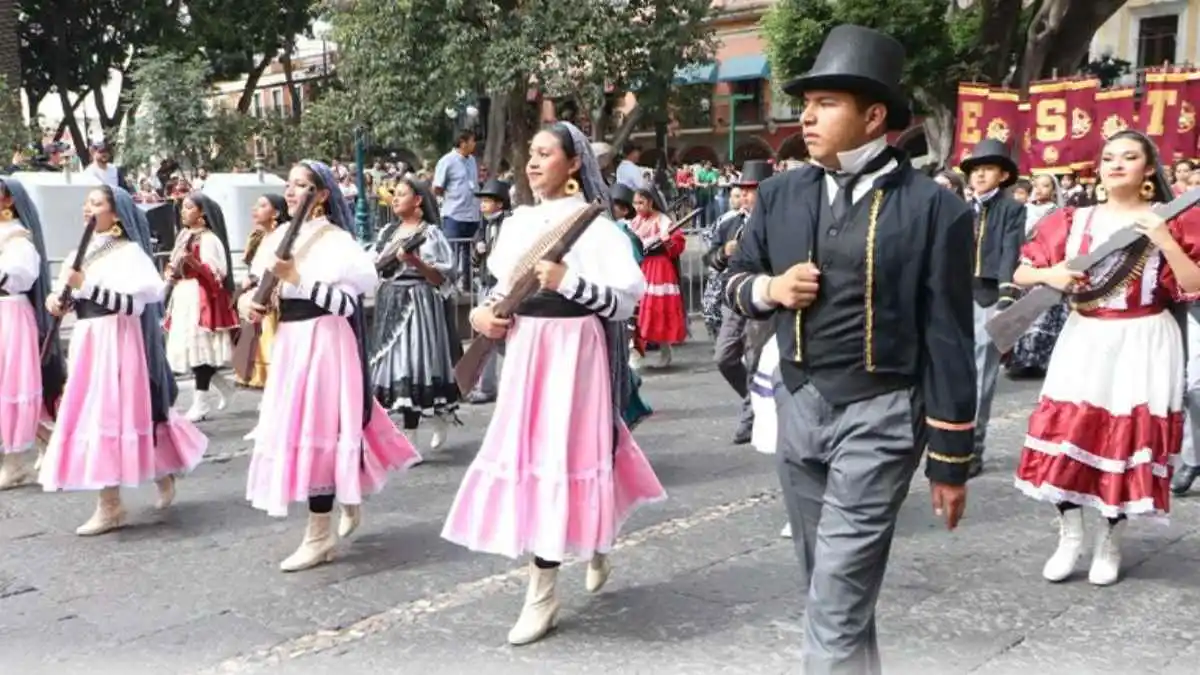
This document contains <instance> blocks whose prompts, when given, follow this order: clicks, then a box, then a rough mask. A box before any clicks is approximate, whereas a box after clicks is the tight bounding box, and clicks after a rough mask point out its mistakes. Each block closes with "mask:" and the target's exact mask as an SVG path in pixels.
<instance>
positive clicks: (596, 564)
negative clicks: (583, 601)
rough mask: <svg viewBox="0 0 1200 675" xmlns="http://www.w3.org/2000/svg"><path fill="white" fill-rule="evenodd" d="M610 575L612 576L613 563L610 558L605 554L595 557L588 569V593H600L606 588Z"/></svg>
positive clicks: (589, 563) (598, 554)
mask: <svg viewBox="0 0 1200 675" xmlns="http://www.w3.org/2000/svg"><path fill="white" fill-rule="evenodd" d="M610 574H612V563H611V562H609V560H608V556H607V555H604V554H603V553H597V554H595V555H593V556H592V559H591V561H590V562H588V568H587V584H586V585H587V592H588V593H599V592H600V589H601V588H604V584H605V583H607V582H608V576H609V575H610Z"/></svg>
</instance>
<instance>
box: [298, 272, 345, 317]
mask: <svg viewBox="0 0 1200 675" xmlns="http://www.w3.org/2000/svg"><path fill="white" fill-rule="evenodd" d="M300 290H301V292H302V293H303V296H302V297H306V298H308V299H309V300H311V301H313V302H314V303H316V304H317V306H319V307H321V308H323V309H325V310H327V311H328V312H329V313H330V314H335V315H337V316H352V315H353V314H354V313H355V312H357V311H358V298H357V297H355V296H353V295H351V294H349V293H347V292H345V291H343V290H342V289H340V288H338V287H336V286H333V285H331V284H327V283H325V282H323V281H314V282H311V283H301V285H300Z"/></svg>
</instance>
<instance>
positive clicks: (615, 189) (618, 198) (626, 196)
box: [609, 183, 633, 208]
mask: <svg viewBox="0 0 1200 675" xmlns="http://www.w3.org/2000/svg"><path fill="white" fill-rule="evenodd" d="M609 200H610V201H612V202H613V203H617V202H620V203H622V204H624V205H626V206H628V207H630V208H633V190H632V189H631V188H630V187H629V186H628V185H626V184H624V183H616V184H615V185H613V186H612V187H611V188H609Z"/></svg>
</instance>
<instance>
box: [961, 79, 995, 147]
mask: <svg viewBox="0 0 1200 675" xmlns="http://www.w3.org/2000/svg"><path fill="white" fill-rule="evenodd" d="M989 91H990V90H989V89H988V87H986V86H981V85H978V84H960V85H959V86H958V128H957V130H956V132H955V134H954V155H953V156H954V157H957V158H958V160H957V161H955V162H954V163H956V164H957V163H958V161H961V160H963V159H965V158H967V157H969V156H970V153H971V148H973V147H975V144H976V143H978V142H979V141H982V140H983V134H984V113H985V106H986V102H987V97H988V92H989Z"/></svg>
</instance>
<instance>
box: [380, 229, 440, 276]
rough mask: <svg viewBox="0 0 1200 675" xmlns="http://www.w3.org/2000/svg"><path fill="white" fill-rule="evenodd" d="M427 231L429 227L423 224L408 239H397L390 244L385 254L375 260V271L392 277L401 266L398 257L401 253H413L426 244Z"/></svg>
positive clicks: (384, 251)
mask: <svg viewBox="0 0 1200 675" xmlns="http://www.w3.org/2000/svg"><path fill="white" fill-rule="evenodd" d="M427 229H428V228H427V226H426V225H424V224H422V225H421V227H419V228H417V229H416V230H413V233H412V234H410V235H408V236H407V237H397V238H396V240H395V241H393V242H392V243H390V244H388V246H387V248H385V249H384V250H383V253H380V254H379V257H378V258H376V260H375V271H376V272H378V273H379V274H382V275H390V274H391V273H392V272H393V271H394V270H395V269H396V266H397V265H399V264H400V261H399V260H397V259H396V256H398V255H400V253H401V252H404V253H412V252H413V251H415V250H417V249H419V248H421V246H422V245H424V244H425V240H426V239H427V238H428V237H427V236H426V234H425V232H426V230H427Z"/></svg>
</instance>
